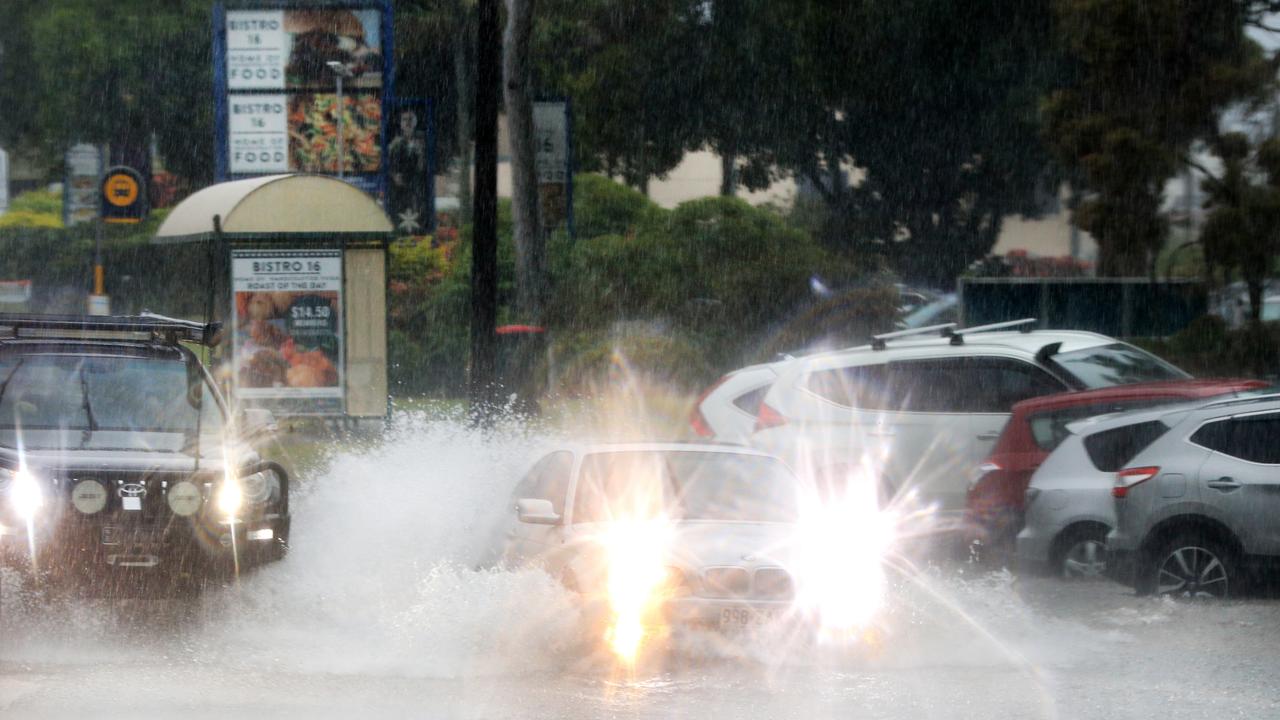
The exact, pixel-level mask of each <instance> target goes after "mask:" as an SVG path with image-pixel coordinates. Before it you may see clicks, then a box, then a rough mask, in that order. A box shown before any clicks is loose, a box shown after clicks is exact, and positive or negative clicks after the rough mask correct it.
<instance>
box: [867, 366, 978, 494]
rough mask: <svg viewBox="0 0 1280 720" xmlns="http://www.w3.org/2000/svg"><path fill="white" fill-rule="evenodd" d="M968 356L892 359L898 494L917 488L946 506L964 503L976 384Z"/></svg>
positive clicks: (891, 463) (888, 427) (888, 421)
mask: <svg viewBox="0 0 1280 720" xmlns="http://www.w3.org/2000/svg"><path fill="white" fill-rule="evenodd" d="M967 360H968V359H967V358H964V357H946V358H923V359H912V360H896V361H893V362H891V363H889V368H890V380H889V387H890V392H891V393H892V395H893V401H894V403H896V409H895V410H892V411H886V414H885V416H884V418H883V428H884V429H883V430H882V432H884V433H886V434H888V435H889V436H890V440H891V443H890V448H891V450H890V454H889V457H888V468H889V471H888V477H889V482H890V483H892V484H893V485H894V486H895V487H896V492H897V494H899V495H901V494H902V493H903V492H904V491H909V490H914V491H915V492H917V493H918V494H919V496H920V498H921V499H922V500H923V501H925V502H930V503H939V504H940V505H941V508H942V509H944V510H959V509H962V508H963V507H964V491H965V481H966V480H965V479H966V477H967V476H966V474H965V471H966V469H967V461H968V456H969V441H968V432H969V418H968V413H969V412H970V406H971V404H972V403H971V401H970V399H969V396H970V394H971V392H972V387H973V386H972V385H971V384H969V383H970V382H971V380H970V378H969V375H970V374H971V373H970V372H969V368H968V363H967Z"/></svg>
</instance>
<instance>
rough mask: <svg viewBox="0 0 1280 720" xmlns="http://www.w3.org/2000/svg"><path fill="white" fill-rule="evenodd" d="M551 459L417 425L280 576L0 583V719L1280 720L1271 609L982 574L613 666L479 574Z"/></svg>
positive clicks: (569, 623) (518, 429)
mask: <svg viewBox="0 0 1280 720" xmlns="http://www.w3.org/2000/svg"><path fill="white" fill-rule="evenodd" d="M548 441H549V438H548V437H547V436H545V435H543V434H540V433H539V432H535V431H531V430H528V429H527V428H525V427H524V426H522V425H520V424H518V423H514V422H513V423H510V424H508V425H507V426H505V427H503V428H500V429H499V430H497V431H495V432H493V433H491V434H490V435H487V436H482V435H480V434H478V433H476V432H473V431H471V430H468V429H466V428H465V426H464V425H463V424H461V423H459V422H456V421H448V420H428V419H426V418H424V417H421V416H412V415H402V416H400V417H399V418H398V421H397V423H396V425H395V426H394V428H393V429H392V431H391V432H390V433H389V435H388V436H387V438H386V439H385V440H384V441H383V442H382V443H380V444H377V445H374V446H370V447H368V448H365V449H362V450H357V451H350V452H345V453H342V454H339V455H337V456H335V457H334V458H332V460H331V462H330V463H329V465H328V468H327V470H325V471H324V473H323V474H322V475H321V476H320V477H315V478H309V479H308V481H307V482H305V483H302V484H301V486H302V489H301V490H299V494H298V496H296V498H295V503H294V518H295V519H294V530H293V538H292V541H293V549H292V551H291V553H290V555H289V557H288V558H287V559H286V560H285V561H284V562H283V563H280V564H277V565H275V566H273V567H269V568H266V569H265V570H263V571H261V572H259V573H257V574H255V575H252V576H250V577H247V578H245V579H244V580H243V581H242V582H241V583H240V585H239V586H238V587H233V588H228V589H225V590H222V591H218V592H214V593H211V594H210V595H208V596H207V597H206V598H205V599H204V600H203V602H201V603H199V607H197V608H189V607H187V608H183V607H172V606H162V605H155V606H148V607H137V606H130V605H123V606H122V605H116V606H108V605H104V604H101V603H92V602H83V601H78V602H69V603H50V602H46V601H44V600H43V599H41V598H39V597H31V596H26V595H23V594H22V592H21V591H20V590H19V588H18V585H17V582H16V577H14V576H13V575H4V576H3V577H0V583H3V586H2V587H0V632H2V633H3V634H2V635H0V716H3V717H4V718H26V717H40V718H43V717H129V718H139V717H141V718H151V717H155V718H168V717H177V716H181V717H184V718H185V717H191V718H203V717H219V718H221V717H308V718H310V717H323V718H328V717H406V718H410V717H411V718H437V717H456V718H560V717H567V718H593V717H621V718H649V717H653V718H666V717H698V718H704V717H764V718H804V719H805V720H817V719H819V718H828V717H829V718H854V717H867V718H993V717H1004V718H1100V719H1101V718H1106V719H1107V720H1118V719H1123V718H1148V717H1162V718H1201V717H1213V718H1219V717H1235V716H1240V717H1250V718H1256V717H1280V692H1278V691H1277V688H1280V681H1278V680H1277V674H1278V673H1280V603H1276V602H1274V601H1268V600H1243V601H1231V602H1224V603H1202V604H1196V603H1189V604H1181V603H1174V602H1172V601H1166V600H1154V599H1149V598H1136V597H1134V596H1133V595H1132V593H1130V592H1129V591H1127V590H1126V589H1125V588H1122V587H1120V586H1118V585H1114V584H1110V583H1084V584H1075V585H1064V584H1061V583H1058V582H1056V581H1053V580H1020V579H1017V578H1015V577H1013V576H1010V575H1008V574H1005V573H977V572H974V571H973V570H972V569H971V568H966V567H948V568H940V569H930V570H926V571H924V572H922V573H921V574H919V575H917V576H915V577H914V578H913V579H912V580H910V581H908V580H904V579H898V580H897V581H895V582H894V583H893V586H892V588H891V590H890V592H889V595H888V597H887V598H886V606H885V609H884V611H883V612H882V614H881V617H880V618H879V622H878V625H877V627H876V628H875V630H874V632H871V633H868V634H867V635H866V636H864V637H862V638H861V639H860V640H859V641H857V642H855V643H849V644H843V645H832V644H821V643H817V642H813V641H810V640H808V639H806V638H804V637H798V636H796V635H795V634H792V633H779V634H775V635H772V636H765V637H741V638H724V637H722V636H718V635H717V636H712V635H706V636H682V637H678V638H674V639H672V640H670V641H668V642H667V643H666V644H665V645H664V647H662V648H659V649H657V650H655V651H653V652H651V653H649V654H648V655H646V656H645V657H644V658H642V660H641V661H640V662H639V663H638V665H637V666H636V667H635V668H625V667H621V666H619V665H618V664H617V663H615V662H614V661H613V660H612V659H611V657H610V656H609V655H608V654H607V653H605V652H604V651H603V650H602V649H601V648H600V643H599V642H597V641H595V639H593V638H590V637H587V636H586V634H585V631H584V630H583V628H582V627H581V623H580V622H579V618H578V615H577V611H576V609H575V605H574V603H573V601H572V599H571V598H570V597H569V596H567V595H566V594H565V593H564V592H563V591H562V590H561V589H560V587H559V586H558V585H557V584H555V583H553V582H552V581H551V580H550V579H549V578H547V577H546V576H545V575H543V574H541V573H539V572H536V571H524V572H498V571H488V570H477V569H475V567H476V564H477V562H478V560H479V559H480V558H481V557H483V552H484V550H485V548H486V547H487V545H488V543H489V542H491V537H492V534H493V531H494V529H495V525H496V522H497V520H498V518H499V517H500V514H501V513H502V512H503V511H504V509H505V506H506V502H505V501H506V497H507V494H508V492H509V490H510V488H511V486H512V484H513V483H514V482H515V480H516V476H517V474H518V473H519V471H520V469H521V466H522V465H523V464H524V463H525V462H526V461H527V460H528V459H529V457H530V455H531V453H533V452H535V451H536V450H537V449H538V448H540V447H542V446H544V445H545V444H546V443H547V442H548Z"/></svg>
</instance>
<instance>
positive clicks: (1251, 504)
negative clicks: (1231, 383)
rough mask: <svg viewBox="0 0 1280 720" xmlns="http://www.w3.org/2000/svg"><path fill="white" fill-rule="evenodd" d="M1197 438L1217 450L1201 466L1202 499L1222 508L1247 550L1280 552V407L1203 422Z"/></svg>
mask: <svg viewBox="0 0 1280 720" xmlns="http://www.w3.org/2000/svg"><path fill="white" fill-rule="evenodd" d="M1191 442H1193V443H1195V444H1197V445H1201V446H1203V447H1207V448H1209V449H1210V450H1212V451H1213V452H1212V453H1210V454H1209V456H1208V457H1207V458H1206V459H1205V461H1204V463H1203V464H1201V465H1200V468H1199V472H1198V473H1197V485H1198V487H1199V492H1200V498H1201V500H1202V502H1203V503H1204V504H1206V505H1209V506H1211V507H1214V508H1216V509H1217V510H1218V511H1219V515H1220V517H1221V518H1222V519H1223V520H1225V521H1226V522H1227V523H1228V524H1229V525H1230V526H1231V528H1232V530H1234V531H1235V532H1236V533H1238V534H1239V536H1240V540H1241V542H1242V543H1244V546H1245V551H1246V552H1249V553H1258V554H1265V555H1280V520H1278V519H1280V412H1275V411H1269V412H1262V413H1251V414H1248V415H1237V416H1235V417H1231V418H1227V419H1223V420H1215V421H1212V422H1208V423H1205V424H1204V425H1201V426H1200V428H1199V429H1198V430H1196V432H1195V433H1193V434H1192V436H1191Z"/></svg>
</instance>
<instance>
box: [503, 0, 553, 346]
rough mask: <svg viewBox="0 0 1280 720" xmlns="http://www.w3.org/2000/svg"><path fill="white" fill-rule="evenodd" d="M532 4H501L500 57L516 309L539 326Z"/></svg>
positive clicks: (542, 268)
mask: <svg viewBox="0 0 1280 720" xmlns="http://www.w3.org/2000/svg"><path fill="white" fill-rule="evenodd" d="M533 16H534V0H507V29H506V33H505V34H504V35H503V45H504V52H503V56H502V67H503V75H504V77H505V81H506V82H505V84H504V88H505V99H506V110H507V128H508V130H509V135H510V138H511V184H512V197H511V209H512V219H513V221H514V223H515V238H514V239H515V246H516V307H517V309H518V311H519V312H520V314H521V315H522V316H523V317H522V319H524V320H526V321H527V322H530V323H533V324H535V325H537V324H540V323H541V322H542V305H543V300H544V297H545V295H546V275H547V257H546V255H547V253H546V246H545V243H544V241H543V237H542V227H541V223H540V222H539V219H538V168H537V164H536V157H537V156H536V151H535V148H534V138H533V91H532V89H531V88H530V83H531V78H530V58H529V43H530V39H531V36H532V34H533Z"/></svg>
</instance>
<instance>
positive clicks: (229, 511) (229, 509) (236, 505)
mask: <svg viewBox="0 0 1280 720" xmlns="http://www.w3.org/2000/svg"><path fill="white" fill-rule="evenodd" d="M215 502H216V503H217V507H218V512H220V513H222V514H223V515H226V516H228V517H234V516H235V514H236V513H237V512H239V511H240V506H241V505H243V504H244V491H243V490H242V489H241V488H240V481H239V480H237V479H236V478H234V477H232V476H230V475H228V476H227V478H226V479H225V480H223V481H222V484H221V485H219V486H218V495H217V498H216V501H215Z"/></svg>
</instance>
